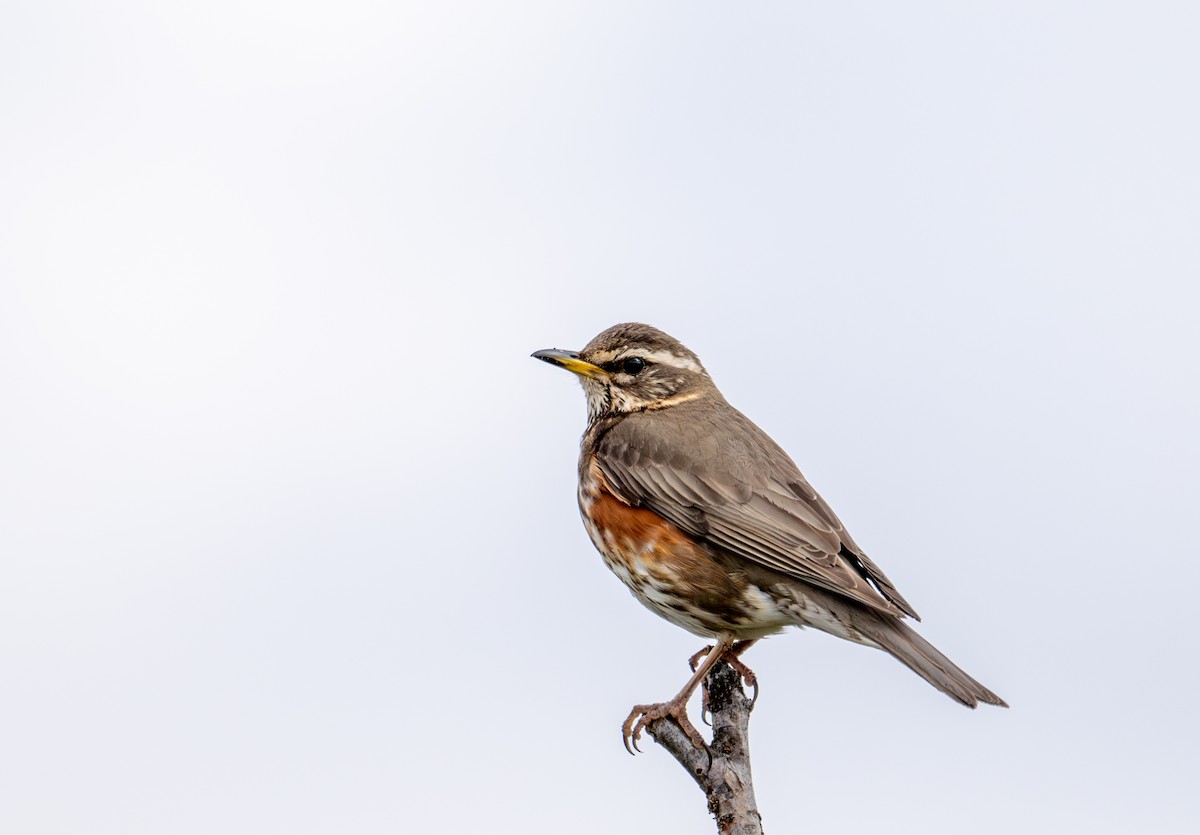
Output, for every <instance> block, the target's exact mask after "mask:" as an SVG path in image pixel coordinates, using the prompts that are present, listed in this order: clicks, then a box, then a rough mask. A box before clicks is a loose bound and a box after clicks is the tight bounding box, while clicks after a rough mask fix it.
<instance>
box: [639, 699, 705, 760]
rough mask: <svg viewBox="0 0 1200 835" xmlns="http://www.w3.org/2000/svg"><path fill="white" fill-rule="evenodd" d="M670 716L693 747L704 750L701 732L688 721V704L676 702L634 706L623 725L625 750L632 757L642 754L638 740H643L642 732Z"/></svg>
mask: <svg viewBox="0 0 1200 835" xmlns="http://www.w3.org/2000/svg"><path fill="white" fill-rule="evenodd" d="M668 716H669V717H671V718H672V719H674V720H675V721H676V722H678V723H679V727H680V728H681V729H682V730H683V732H684V733H685V734H687V737H688V739H690V740H691V741H692V744H693V745H695V746H696V747H697V748H704V737H702V736H700V732H699V731H698V730H696V729H695V728H694V727H693V726H692V723H691V722H689V721H688V718H687V703H686V702H683V701H679V700H674V701H670V702H664V703H662V704H657V705H634V706H633V710H631V711H629V715H628V716H626V717H625V721H624V722H623V723H622V724H621V740H622V741H623V742H624V743H625V750H626V751H628V752H629V753H630V755H633V754H634V753H635V752H636V753H638V754H640V753H642V749H641V748H639V747H638V740H639V739H641V738H642V730H643V729H644V728H645V727H646V726H647V725H649V724H650V723H651V722H654V721H656V720H658V719H666V718H667V717H668Z"/></svg>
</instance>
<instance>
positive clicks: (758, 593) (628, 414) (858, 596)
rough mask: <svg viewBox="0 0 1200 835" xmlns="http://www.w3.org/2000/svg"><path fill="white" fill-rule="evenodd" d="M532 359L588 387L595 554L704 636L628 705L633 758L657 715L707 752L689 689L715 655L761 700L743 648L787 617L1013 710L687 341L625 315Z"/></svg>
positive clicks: (587, 488)
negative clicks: (578, 345) (662, 686)
mask: <svg viewBox="0 0 1200 835" xmlns="http://www.w3.org/2000/svg"><path fill="white" fill-rule="evenodd" d="M532 356H533V357H534V358H536V359H539V360H542V361H544V362H547V363H550V364H551V365H555V366H558V367H560V368H563V369H566V370H567V371H570V372H572V373H573V374H575V375H576V376H577V377H578V378H579V381H580V382H581V383H582V385H583V390H584V393H585V395H586V397H587V428H586V429H585V431H584V433H583V437H582V439H581V441H580V455H579V472H578V475H579V487H578V502H579V510H580V513H581V515H582V517H583V522H584V526H585V528H586V529H587V533H588V536H589V538H590V539H591V541H592V543H593V544H594V545H595V547H596V549H597V550H598V551H599V552H600V555H601V556H602V557H603V559H604V562H605V564H606V565H607V566H608V568H609V569H611V571H612V572H613V573H614V574H616V575H617V577H618V578H620V580H621V581H622V582H623V583H624V584H625V585H626V586H627V587H628V588H629V590H630V591H631V592H632V593H633V596H634V597H636V598H637V599H638V600H639V601H640V602H641V603H642V604H644V605H645V606H646V607H647V608H649V609H650V610H651V611H652V612H654V613H655V614H657V615H660V616H661V617H663V618H665V619H666V620H667V621H669V622H671V623H673V624H675V625H676V626H679V627H682V628H683V629H686V630H687V631H689V632H691V633H693V634H694V635H697V636H699V637H702V638H704V639H706V640H710V641H713V642H714V643H713V645H712V646H711V647H705V648H704V649H702V650H701V651H700V652H698V653H696V655H694V656H693V657H692V659H691V664H692V668H693V671H694V672H693V675H692V676H691V678H690V679H688V681H687V683H686V684H685V685H684V687H683V689H682V690H681V691H680V692H679V693H678V694H677V695H676V696H675V697H674V698H672V699H670V700H668V701H666V702H662V703H656V704H639V705H635V706H634V708H633V709H632V710H631V711H630V713H629V716H628V717H627V718H626V720H625V721H624V722H623V723H622V726H621V733H622V740H623V742H624V744H625V748H626V749H627V750H628V751H629V752H630V753H631V754H632V753H634V751H635V750H640V748H638V745H637V743H638V741H639V739H640V737H641V732H642V730H643V729H644V728H646V727H647V725H648V724H649V723H651V722H653V721H655V720H658V719H663V718H666V717H671V718H673V719H674V720H675V721H676V722H678V723H679V725H680V727H681V728H682V729H683V730H684V731H685V733H687V735H688V737H689V738H690V739H691V741H692V742H693V743H694V744H695V745H696V747H697V748H703V747H704V742H703V737H702V736H701V735H700V733H699V731H697V730H696V728H695V726H694V725H692V724H691V722H690V721H689V720H688V718H687V702H688V700H689V699H690V698H691V696H692V694H693V693H694V692H695V690H696V688H697V687H698V686H699V685H700V684H701V683H702V682H703V681H704V679H705V676H706V675H707V673H708V672H709V671H710V670H711V669H712V667H713V666H714V665H715V664H716V663H717V662H718V661H721V660H724V661H725V662H726V663H728V664H730V665H731V666H733V667H734V668H735V669H736V670H737V671H738V672H739V673H740V674H741V675H742V677H743V680H744V681H745V682H746V684H747V685H750V684H752V685H754V689H755V693H756V695H757V689H758V682H757V678H756V677H755V676H754V674H753V671H751V670H750V669H749V668H748V667H746V666H745V664H744V663H742V662H741V661H740V656H741V654H742V653H743V652H744V651H745V650H746V649H748V648H749V647H750V646H751V645H752V644H753V643H754V642H755V641H757V640H759V639H760V638H764V637H766V636H768V635H773V634H776V633H778V632H781V631H783V630H784V629H786V628H788V627H792V626H795V627H800V628H804V627H810V628H813V629H817V630H820V631H822V632H827V633H830V634H832V635H835V636H837V637H839V638H843V639H845V640H848V641H852V642H854V643H857V644H862V645H865V646H868V647H873V648H875V649H880V650H883V651H884V652H887V653H889V654H890V655H892V656H894V657H895V658H897V659H899V661H900V662H901V663H903V664H905V665H906V666H907V667H909V668H910V669H911V670H913V672H915V673H916V674H917V675H919V676H921V678H923V679H925V680H926V681H927V682H929V683H930V684H931V685H933V686H934V687H935V688H937V689H938V690H940V691H941V692H943V693H945V694H946V695H947V696H949V697H950V698H951V699H954V700H955V701H957V702H959V703H960V704H963V705H966V706H967V707H970V708H974V707H975V706H976V705H978V704H980V703H983V704H989V705H996V706H999V707H1008V705H1007V704H1006V703H1005V702H1004V700H1003V699H1001V698H1000V697H999V696H997V695H996V694H995V693H993V692H992V691H991V690H989V689H987V688H986V687H984V686H983V685H982V684H980V683H979V682H978V681H976V680H975V679H973V678H972V677H971V676H969V675H967V674H966V673H965V672H963V671H962V670H961V669H960V668H959V667H957V666H956V665H955V664H954V663H953V662H952V661H950V659H949V658H947V657H946V656H945V655H943V654H942V653H941V652H939V651H938V650H937V649H935V648H934V647H933V645H932V644H930V643H929V642H928V641H926V640H925V639H924V638H922V637H921V636H920V635H919V634H917V632H916V631H914V630H913V629H912V628H911V627H910V626H909V625H908V623H906V621H907V620H908V619H910V618H911V619H913V620H917V621H919V620H920V617H919V616H918V615H917V612H916V610H915V609H914V608H913V607H912V606H911V605H910V604H909V602H908V601H907V600H905V599H904V597H903V596H901V594H900V592H899V591H898V590H897V589H896V587H895V586H894V585H893V584H892V581H891V580H889V579H888V577H887V575H886V574H884V573H883V571H882V570H881V569H880V568H879V566H877V565H876V564H875V563H874V561H872V560H871V558H870V557H868V556H867V554H866V552H865V551H864V550H863V549H862V548H860V547H859V545H858V544H857V543H856V542H855V541H854V539H853V538H851V536H850V533H849V532H848V531H847V530H846V528H845V526H844V525H843V524H842V522H841V521H840V520H839V519H838V517H837V516H836V515H835V514H834V512H833V510H832V509H830V507H829V505H828V504H826V503H825V501H824V499H822V498H821V496H820V495H819V494H818V493H817V491H816V490H814V489H813V488H812V486H811V485H810V484H809V483H808V481H807V480H806V479H805V477H804V476H803V475H802V474H801V472H800V470H799V468H798V467H797V466H796V464H795V463H794V462H793V461H792V459H791V458H790V457H789V456H788V454H787V453H786V452H784V450H783V449H782V448H781V447H780V446H779V445H778V444H777V443H775V441H774V440H772V439H771V438H770V436H768V435H767V433H766V432H764V431H763V430H762V429H760V428H759V427H758V426H757V425H756V424H755V423H753V422H752V421H751V420H750V419H749V418H747V417H746V416H745V415H743V414H742V413H741V412H739V411H738V410H737V409H735V408H734V407H733V406H731V405H730V404H729V402H728V401H726V400H725V398H724V396H722V394H721V392H720V391H719V390H718V388H717V386H716V384H715V383H714V382H713V380H712V378H711V377H710V376H709V374H708V371H707V370H705V368H704V366H703V365H702V364H701V362H700V358H699V357H698V356H697V355H696V354H695V352H693V351H692V350H690V349H689V348H687V347H686V346H685V345H684V344H683V343H682V342H680V341H679V340H677V339H675V338H673V337H671V336H669V335H668V334H666V333H664V332H663V331H661V330H658V329H657V328H654V327H651V326H650V325H645V324H641V323H638V322H628V323H623V324H618V325H614V326H612V327H610V328H608V329H606V330H604V331H602V332H601V333H599V334H598V335H597V336H596V337H594V338H593V339H592V340H591V341H590V342H588V343H587V345H585V346H584V347H583V348H582V349H581V350H578V351H567V350H560V349H545V350H540V351H535V352H534V353H533V354H532Z"/></svg>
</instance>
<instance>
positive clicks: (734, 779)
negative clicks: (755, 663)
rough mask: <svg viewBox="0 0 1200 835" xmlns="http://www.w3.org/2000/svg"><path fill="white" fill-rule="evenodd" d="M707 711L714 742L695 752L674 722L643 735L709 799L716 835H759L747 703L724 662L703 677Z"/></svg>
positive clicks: (655, 725)
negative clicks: (673, 762) (664, 750)
mask: <svg viewBox="0 0 1200 835" xmlns="http://www.w3.org/2000/svg"><path fill="white" fill-rule="evenodd" d="M707 685H708V706H709V710H710V711H711V712H712V725H713V741H712V744H711V745H706V746H705V747H704V748H697V747H696V746H695V745H693V744H692V741H691V740H690V739H688V736H687V734H685V733H684V732H683V729H682V728H681V727H679V723H677V722H676V721H675V720H674V719H672V718H670V717H667V718H665V719H657V720H655V721H653V722H651V723H650V724H649V725H647V727H646V729H647V731H649V733H650V736H651V737H652V738H653V739H654V741H655V742H656V743H658V744H659V745H661V746H662V747H663V748H665V749H667V751H668V752H669V753H670V754H671V756H673V757H674V758H675V759H676V760H677V761H678V762H679V764H680V765H682V766H683V767H684V768H685V769H687V772H688V774H690V775H692V779H693V780H695V781H696V784H697V785H698V786H700V789H701V790H702V791H703V792H704V794H705V795H706V796H707V797H708V810H709V811H710V812H712V814H713V816H714V817H715V818H716V821H717V832H718V833H719V835H762V831H763V829H762V816H761V815H760V814H759V813H758V805H757V804H756V803H755V800H754V783H753V780H752V779H751V775H750V746H749V743H748V741H747V735H748V730H749V724H750V708H751V706H752V703H751V701H750V699H749V698H748V697H747V696H746V694H745V693H744V692H743V691H742V682H741V677H740V676H739V675H738V674H737V673H736V672H734V670H733V669H732V668H731V667H730V666H729V665H728V664H726V663H725V662H724V661H722V662H720V663H718V664H717V665H716V666H715V667H713V669H712V672H710V673H709V674H708V679H707Z"/></svg>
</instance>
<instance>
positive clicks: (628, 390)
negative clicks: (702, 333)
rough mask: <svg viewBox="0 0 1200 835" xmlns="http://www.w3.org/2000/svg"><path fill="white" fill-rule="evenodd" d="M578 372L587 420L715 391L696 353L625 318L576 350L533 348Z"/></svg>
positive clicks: (659, 406)
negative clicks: (585, 399)
mask: <svg viewBox="0 0 1200 835" xmlns="http://www.w3.org/2000/svg"><path fill="white" fill-rule="evenodd" d="M533 356H534V357H536V358H537V359H540V360H543V361H545V362H548V363H550V364H551V365H557V366H559V367H560V368H565V369H567V370H568V371H570V372H572V373H573V374H577V375H578V376H579V381H580V382H581V383H582V384H583V390H584V392H585V393H586V394H587V401H588V420H589V421H595V420H597V419H598V418H602V417H610V416H615V415H621V414H628V413H630V412H638V411H644V410H647V409H662V408H666V407H668V406H672V405H675V404H676V403H683V402H686V401H688V400H694V399H696V398H698V397H702V396H704V395H706V394H708V393H710V392H715V391H716V387H715V386H714V385H713V381H712V378H710V377H709V376H708V372H707V371H705V370H704V366H703V365H701V364H700V358H699V357H697V356H696V355H695V354H694V353H692V351H691V350H690V349H689V348H688V347H687V346H685V345H684V344H683V343H682V342H680V341H679V340H677V339H674V338H673V337H671V336H668V335H667V334H665V333H663V332H662V331H660V330H658V329H657V328H652V327H650V326H649V325H642V324H639V323H637V322H629V323H626V324H621V325H613V326H612V327H611V328H609V329H608V330H605V331H602V332H600V333H599V334H597V336H596V337H595V338H594V339H592V341H591V342H589V343H588V344H587V345H585V346H584V347H583V349H582V350H580V351H562V350H559V349H557V348H551V349H547V350H544V351H534V352H533Z"/></svg>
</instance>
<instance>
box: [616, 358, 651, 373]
mask: <svg viewBox="0 0 1200 835" xmlns="http://www.w3.org/2000/svg"><path fill="white" fill-rule="evenodd" d="M645 367H646V361H645V360H644V359H642V358H641V357H627V358H626V359H625V361H624V362H623V363H621V369H622V370H623V371H624V372H625V373H626V374H640V373H641V372H642V369H643V368H645Z"/></svg>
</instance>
